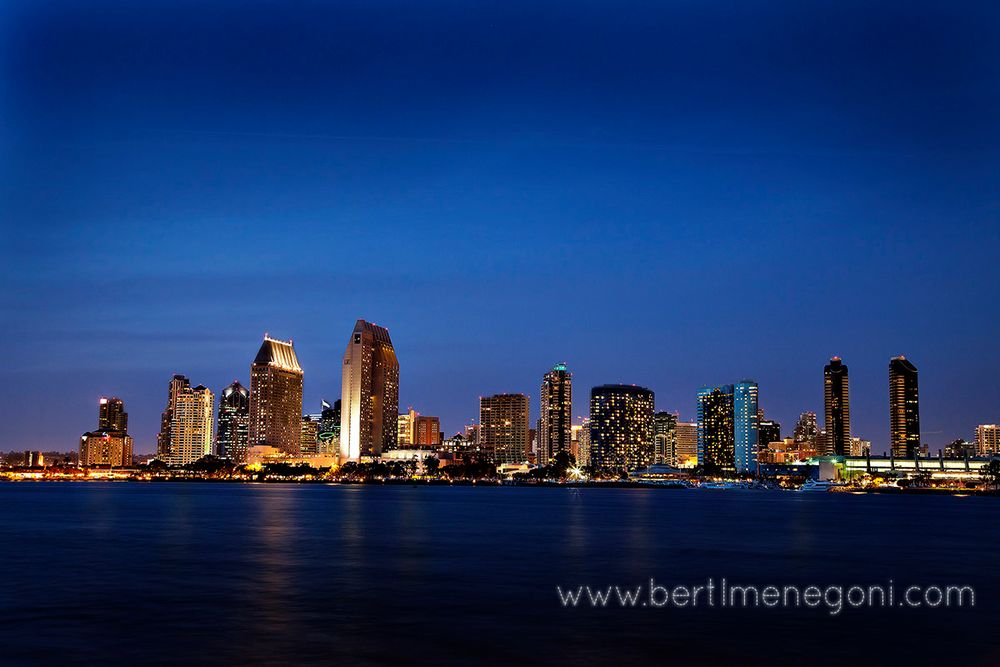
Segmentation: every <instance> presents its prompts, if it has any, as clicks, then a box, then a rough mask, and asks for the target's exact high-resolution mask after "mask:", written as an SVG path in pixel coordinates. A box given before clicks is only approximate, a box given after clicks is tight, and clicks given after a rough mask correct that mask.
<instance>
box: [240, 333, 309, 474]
mask: <svg viewBox="0 0 1000 667" xmlns="http://www.w3.org/2000/svg"><path fill="white" fill-rule="evenodd" d="M302 380H303V372H302V367H301V366H299V360H298V357H297V356H296V354H295V348H294V347H293V345H292V341H291V340H287V341H285V340H279V339H277V338H271V337H270V336H268V335H267V334H264V341H263V342H262V343H261V346H260V349H259V350H258V351H257V356H256V357H255V358H254V360H253V364H251V365H250V437H249V443H250V446H251V447H257V446H267V447H274V448H276V449H278V450H280V451H282V452H285V453H286V454H289V455H291V456H298V455H299V453H300V448H301V442H300V441H301V437H302Z"/></svg>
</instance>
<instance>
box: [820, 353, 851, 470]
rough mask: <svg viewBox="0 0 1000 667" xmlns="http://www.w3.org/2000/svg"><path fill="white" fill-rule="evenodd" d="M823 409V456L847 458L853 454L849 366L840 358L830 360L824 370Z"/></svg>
mask: <svg viewBox="0 0 1000 667" xmlns="http://www.w3.org/2000/svg"><path fill="white" fill-rule="evenodd" d="M823 407H824V415H825V419H826V421H825V425H826V437H825V438H824V439H823V445H824V451H822V452H820V453H821V454H826V455H830V454H835V455H837V456H847V455H849V454H850V453H851V397H850V391H849V389H848V382H847V365H846V364H844V363H843V362H842V361H841V360H840V357H834V358H833V359H830V363H828V364H827V365H826V366H825V367H824V368H823Z"/></svg>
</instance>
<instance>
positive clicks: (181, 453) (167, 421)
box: [157, 375, 215, 465]
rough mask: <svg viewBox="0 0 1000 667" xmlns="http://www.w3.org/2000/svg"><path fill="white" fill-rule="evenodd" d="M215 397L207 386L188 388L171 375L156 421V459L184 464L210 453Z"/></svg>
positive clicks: (184, 381) (182, 377) (176, 376)
mask: <svg viewBox="0 0 1000 667" xmlns="http://www.w3.org/2000/svg"><path fill="white" fill-rule="evenodd" d="M214 403H215V396H214V395H213V394H212V391H211V390H210V389H208V388H207V387H204V386H202V385H198V386H197V387H192V386H191V382H190V381H189V380H188V379H187V378H186V377H184V376H183V375H175V376H174V377H173V378H171V380H170V385H169V388H168V390H167V407H166V408H165V409H164V410H163V416H162V418H161V420H160V435H159V438H158V439H157V458H158V459H160V460H161V461H164V462H166V463H169V464H170V465H187V464H188V463H193V462H194V461H197V460H198V459H200V458H201V457H203V456H206V455H208V454H211V453H212V442H213V438H212V430H213V429H212V425H213V421H214V420H213V414H212V413H213V410H212V408H213V405H214Z"/></svg>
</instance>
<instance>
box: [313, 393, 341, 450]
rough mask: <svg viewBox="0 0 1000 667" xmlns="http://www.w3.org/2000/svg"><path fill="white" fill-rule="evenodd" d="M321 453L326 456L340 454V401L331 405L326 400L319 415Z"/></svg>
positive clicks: (318, 435)
mask: <svg viewBox="0 0 1000 667" xmlns="http://www.w3.org/2000/svg"><path fill="white" fill-rule="evenodd" d="M317 437H318V438H319V453H320V454H322V455H324V456H336V455H338V454H340V399H339V398H338V399H337V400H336V401H334V402H333V405H330V404H329V403H327V402H326V401H325V400H324V401H323V402H322V403H321V410H320V413H319V433H318V434H317Z"/></svg>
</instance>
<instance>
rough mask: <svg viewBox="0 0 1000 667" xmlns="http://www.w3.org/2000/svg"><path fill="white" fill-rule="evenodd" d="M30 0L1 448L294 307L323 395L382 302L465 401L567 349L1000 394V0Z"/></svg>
mask: <svg viewBox="0 0 1000 667" xmlns="http://www.w3.org/2000/svg"><path fill="white" fill-rule="evenodd" d="M539 4H540V3H537V2H525V3H517V2H506V1H505V2H498V3H473V2H464V1H462V2H454V3H437V2H433V3H425V2H421V3H414V2H399V3H388V2H375V1H372V0H368V1H365V2H358V3H345V2H340V3H333V2H331V3H321V2H302V3H294V2H255V3H246V2H238V3H237V2H234V3H230V4H229V5H226V4H224V3H221V2H216V3H214V4H213V5H212V6H211V7H206V6H202V5H201V3H193V2H183V1H174V2H170V3H158V2H132V3H113V2H102V1H100V0H97V1H94V2H38V1H29V2H5V3H3V5H2V8H0V56H2V70H0V176H2V179H0V222H2V232H0V243H2V256H0V258H2V267H0V271H2V273H0V280H2V286H0V313H2V315H0V322H2V326H3V333H4V346H5V349H6V353H5V355H4V357H5V358H4V362H3V367H2V368H3V370H2V371H0V372H2V379H3V381H2V382H0V405H2V406H3V415H2V416H3V418H2V419H0V450H16V449H42V450H46V449H55V450H60V451H68V450H73V449H76V447H77V446H78V442H79V436H80V434H81V433H83V432H84V431H88V430H91V429H94V428H96V426H97V400H98V398H99V397H100V396H102V395H108V396H112V395H113V396H120V397H121V398H122V399H124V401H125V404H126V409H127V410H128V412H129V416H130V421H129V425H130V431H131V432H132V435H133V436H134V437H135V439H136V451H137V452H143V453H146V452H152V451H154V449H155V433H156V431H157V429H158V428H159V421H158V420H159V414H160V412H161V411H162V410H163V407H164V404H165V401H166V391H167V383H168V381H169V379H170V377H171V375H172V374H174V373H183V374H185V375H187V376H188V377H190V379H191V380H192V382H193V383H195V384H205V385H207V386H209V387H210V388H212V389H213V391H215V392H217V393H218V391H219V390H220V389H221V388H222V387H224V386H225V385H226V384H228V383H229V382H231V381H232V380H233V379H234V378H235V379H239V380H240V381H241V382H243V383H244V384H248V373H249V365H250V362H251V360H252V359H253V357H254V355H255V353H256V351H257V348H258V346H259V345H260V340H261V337H262V335H263V333H264V332H270V334H271V335H273V336H276V337H282V338H289V337H290V338H293V339H294V341H295V347H296V350H297V352H298V356H299V360H300V362H301V364H302V366H303V368H304V370H305V406H304V408H305V411H306V412H318V410H319V402H320V399H321V398H327V399H330V400H332V399H335V398H339V396H340V372H341V358H342V355H343V353H344V348H345V346H346V344H347V341H348V337H349V334H350V332H351V330H352V328H353V326H354V322H355V320H356V319H357V318H365V319H368V320H371V321H374V322H377V323H379V324H381V325H383V326H386V327H388V328H389V330H390V333H391V335H392V338H393V343H394V344H395V347H396V350H397V353H398V356H399V361H400V375H401V382H400V384H401V388H400V407H401V409H405V408H406V407H407V406H413V407H414V408H415V409H417V410H418V411H420V412H422V413H424V414H432V415H439V416H441V418H442V424H443V427H444V430H445V431H446V435H451V434H452V433H454V432H455V431H457V430H459V429H460V428H461V427H462V425H463V424H464V423H467V422H468V420H470V419H472V418H474V417H477V416H478V396H480V395H482V394H487V393H493V392H501V391H509V392H524V393H527V394H528V395H529V396H530V397H531V411H532V414H531V419H532V420H534V419H535V418H536V417H537V415H538V393H539V384H540V382H541V377H542V375H543V373H544V372H545V371H546V370H547V369H548V368H549V367H551V366H552V365H553V364H554V363H557V362H560V361H565V362H567V363H568V364H569V367H570V369H571V370H572V371H573V373H574V403H575V410H574V414H575V415H585V414H586V413H587V403H588V398H589V390H590V387H592V386H594V385H596V384H604V383H612V382H624V383H635V384H641V385H645V386H648V387H650V388H651V389H653V390H654V391H655V392H656V406H657V409H660V410H670V411H679V412H680V414H681V417H682V418H685V419H693V418H694V409H695V392H696V390H697V388H698V387H699V386H701V385H703V384H721V383H728V382H733V381H736V380H738V379H741V378H754V379H756V380H757V381H758V382H759V384H760V396H761V406H762V407H763V408H764V410H765V411H766V413H767V415H768V416H770V417H773V418H775V419H777V420H779V421H780V422H781V423H782V426H783V430H786V431H790V430H791V428H792V426H793V425H794V421H795V419H796V418H797V416H798V414H799V412H801V411H803V410H813V411H816V412H819V413H821V412H822V407H823V396H822V388H823V385H822V372H823V365H824V364H825V363H826V362H827V361H828V359H829V358H830V356H831V355H840V356H841V357H843V358H844V361H845V363H847V364H848V366H849V367H850V377H851V392H852V397H851V399H852V402H851V408H852V416H853V431H854V435H860V436H862V437H865V438H868V439H871V440H872V441H873V443H874V447H873V450H874V451H878V452H880V451H883V450H885V449H886V443H887V441H888V414H887V412H888V387H887V367H888V361H889V358H890V357H891V356H893V355H897V354H905V355H906V356H907V357H908V358H909V359H911V360H912V361H913V362H914V363H915V364H916V366H917V367H918V368H919V370H920V392H921V393H920V399H921V405H920V407H921V422H922V423H921V427H922V433H923V440H924V441H925V442H927V443H929V444H930V445H931V446H932V448H933V449H935V450H936V449H937V448H938V447H941V446H943V445H945V444H947V443H948V442H950V441H951V440H953V439H955V438H959V437H965V438H971V437H972V434H973V431H974V429H975V426H976V424H979V423H994V422H1000V303H998V301H1000V300H998V292H1000V253H998V250H1000V245H998V243H1000V196H998V193H1000V4H998V3H995V2H980V3H976V2H970V3H953V2H930V3H923V2H914V1H912V0H911V1H908V2H898V3H894V2H879V3H871V2H851V1H844V0H838V1H836V2H801V1H796V2H776V1H774V0H769V1H767V2H663V3H658V4H657V5H656V6H655V7H654V6H652V5H653V4H654V3H636V4H629V3H620V2H614V3H612V2H606V3H590V2H567V3H556V2H547V3H544V6H541V7H540V6H539Z"/></svg>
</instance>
